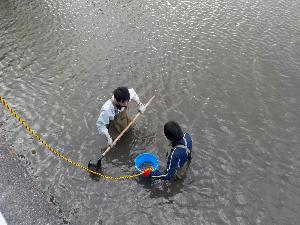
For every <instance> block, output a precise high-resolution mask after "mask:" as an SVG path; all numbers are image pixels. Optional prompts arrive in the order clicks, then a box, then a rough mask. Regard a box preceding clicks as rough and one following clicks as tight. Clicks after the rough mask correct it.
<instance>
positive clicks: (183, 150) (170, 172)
mask: <svg viewBox="0 0 300 225" xmlns="http://www.w3.org/2000/svg"><path fill="white" fill-rule="evenodd" d="M164 133H165V136H166V138H167V139H168V140H169V142H170V145H171V146H172V149H171V152H170V153H169V154H168V161H167V167H166V170H165V171H164V172H160V171H159V170H155V171H152V172H151V174H150V175H151V177H152V178H156V179H163V180H170V179H172V178H177V179H180V178H182V177H183V176H184V174H185V172H186V169H187V166H188V162H189V161H190V159H191V158H192V157H191V153H192V137H191V135H190V134H188V133H185V134H184V133H183V132H182V130H181V127H180V126H179V124H178V123H177V122H175V121H169V122H167V123H166V124H165V125H164Z"/></svg>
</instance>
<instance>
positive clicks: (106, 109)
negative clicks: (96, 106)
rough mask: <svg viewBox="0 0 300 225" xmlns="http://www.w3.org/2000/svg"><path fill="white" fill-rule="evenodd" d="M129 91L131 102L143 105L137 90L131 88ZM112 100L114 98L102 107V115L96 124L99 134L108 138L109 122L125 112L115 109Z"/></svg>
mask: <svg viewBox="0 0 300 225" xmlns="http://www.w3.org/2000/svg"><path fill="white" fill-rule="evenodd" d="M128 91H129V94H130V100H129V101H131V100H134V101H135V102H136V103H137V104H141V103H140V99H139V96H138V95H137V93H136V92H135V90H134V89H133V88H130V89H128ZM112 99H113V97H112V98H111V99H109V100H107V101H106V102H105V103H104V105H103V106H102V108H101V110H100V115H99V117H98V119H97V122H96V125H97V129H98V131H99V134H104V135H106V136H107V134H108V129H107V127H106V126H107V125H108V124H109V122H110V121H111V120H113V119H114V118H115V115H116V114H118V113H119V112H122V111H123V110H124V108H122V109H121V110H118V109H115V107H114V105H113V102H112Z"/></svg>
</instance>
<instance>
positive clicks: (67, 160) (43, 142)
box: [0, 96, 142, 181]
mask: <svg viewBox="0 0 300 225" xmlns="http://www.w3.org/2000/svg"><path fill="white" fill-rule="evenodd" d="M0 101H1V102H2V104H3V105H4V106H5V107H6V108H7V109H8V111H9V112H10V113H11V114H12V115H13V116H14V117H15V118H16V119H17V120H18V121H19V122H20V123H21V124H22V125H23V126H24V127H25V128H26V130H27V131H28V132H29V133H30V134H31V135H32V136H34V137H35V138H36V139H37V140H38V141H39V142H40V143H42V144H43V145H44V146H45V147H46V148H48V149H49V150H50V151H51V152H53V153H54V154H55V155H57V156H58V157H59V158H61V159H62V160H64V161H65V162H68V163H70V164H72V165H73V166H76V167H79V168H80V169H83V170H85V171H87V172H89V173H92V174H95V175H97V176H100V177H102V178H105V179H109V180H114V181H117V180H123V179H132V178H134V177H138V176H140V175H141V174H142V173H139V174H134V175H125V176H120V177H111V176H107V175H104V174H102V173H99V172H96V171H93V170H90V169H89V168H87V167H85V166H83V165H81V164H79V163H77V162H74V161H73V160H71V159H69V158H67V157H66V156H64V155H62V154H61V153H59V152H58V151H56V150H55V149H54V148H52V147H51V146H50V145H48V144H47V143H46V142H45V141H44V140H43V139H42V138H41V137H40V136H39V135H38V134H37V133H36V132H35V131H33V130H32V129H31V128H30V127H29V126H28V125H27V123H26V122H25V121H24V120H23V119H22V118H21V117H20V116H19V115H18V114H17V113H16V112H15V111H14V110H13V109H12V108H11V107H10V106H9V105H8V103H7V102H6V101H5V100H4V98H2V96H0Z"/></svg>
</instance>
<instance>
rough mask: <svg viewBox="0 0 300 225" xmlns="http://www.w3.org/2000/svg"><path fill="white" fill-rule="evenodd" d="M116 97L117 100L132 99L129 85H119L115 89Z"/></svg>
mask: <svg viewBox="0 0 300 225" xmlns="http://www.w3.org/2000/svg"><path fill="white" fill-rule="evenodd" d="M114 97H115V99H116V101H117V102H125V101H129V100H130V94H129V91H128V88H127V87H118V88H117V89H115V90H114Z"/></svg>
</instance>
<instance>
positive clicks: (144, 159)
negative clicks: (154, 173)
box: [134, 153, 159, 173]
mask: <svg viewBox="0 0 300 225" xmlns="http://www.w3.org/2000/svg"><path fill="white" fill-rule="evenodd" d="M144 163H149V164H152V167H153V169H154V170H157V168H158V165H159V164H158V160H157V158H156V156H155V155H153V154H151V153H142V154H139V155H138V156H137V157H136V158H135V159H134V166H135V168H136V169H137V171H139V172H140V173H141V172H143V171H142V169H141V168H140V166H141V165H142V164H144Z"/></svg>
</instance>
